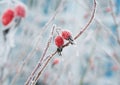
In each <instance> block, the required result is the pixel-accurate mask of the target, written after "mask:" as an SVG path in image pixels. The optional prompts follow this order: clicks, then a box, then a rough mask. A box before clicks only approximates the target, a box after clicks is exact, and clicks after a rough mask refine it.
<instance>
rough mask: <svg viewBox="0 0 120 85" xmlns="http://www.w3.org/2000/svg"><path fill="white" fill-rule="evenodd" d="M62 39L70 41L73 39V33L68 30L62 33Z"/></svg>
mask: <svg viewBox="0 0 120 85" xmlns="http://www.w3.org/2000/svg"><path fill="white" fill-rule="evenodd" d="M62 37H63V38H64V39H66V40H68V39H69V38H70V37H71V33H70V32H69V31H67V30H64V31H62Z"/></svg>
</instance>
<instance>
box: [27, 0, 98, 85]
mask: <svg viewBox="0 0 120 85" xmlns="http://www.w3.org/2000/svg"><path fill="white" fill-rule="evenodd" d="M95 11H96V0H94V6H93V12H92V15H91V18H90V20H89V21H88V23H87V24H86V25H85V27H84V28H83V29H82V30H81V31H80V32H79V33H78V34H77V35H76V36H75V37H74V40H76V39H77V38H79V37H80V35H81V34H82V33H84V31H85V30H86V29H87V28H88V26H89V25H90V23H91V22H92V21H93V19H94V15H95ZM47 44H49V41H48V43H47ZM69 44H70V42H68V43H66V44H65V45H64V46H63V47H66V46H68V45H69ZM46 48H47V47H46ZM56 53H57V51H55V52H53V53H52V54H50V55H49V56H47V57H46V58H47V59H46V58H45V60H46V62H45V64H44V65H43V67H42V68H41V70H40V71H39V72H38V74H37V75H36V78H35V79H34V80H35V81H34V84H35V83H36V81H37V80H38V79H39V77H40V75H41V73H42V71H43V70H44V69H45V67H46V66H47V64H48V63H49V61H50V60H51V58H52V57H54V55H55V54H56ZM43 63H44V62H43ZM38 65H39V64H38ZM38 65H37V67H38ZM37 67H35V69H36V68H37ZM37 69H39V67H38V68H37ZM33 72H34V70H33ZM30 78H31V77H30ZM30 82H31V79H29V78H28V80H27V81H26V83H25V85H30ZM34 84H32V85H34Z"/></svg>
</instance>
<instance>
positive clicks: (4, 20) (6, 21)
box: [2, 9, 15, 26]
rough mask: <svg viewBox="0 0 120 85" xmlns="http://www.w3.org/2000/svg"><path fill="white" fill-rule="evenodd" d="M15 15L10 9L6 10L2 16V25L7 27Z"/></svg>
mask: <svg viewBox="0 0 120 85" xmlns="http://www.w3.org/2000/svg"><path fill="white" fill-rule="evenodd" d="M14 16H15V13H14V10H12V9H7V10H6V11H5V12H4V13H3V15H2V24H3V25H4V26H7V25H8V24H10V22H11V21H12V20H13V19H14Z"/></svg>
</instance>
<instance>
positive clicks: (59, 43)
mask: <svg viewBox="0 0 120 85" xmlns="http://www.w3.org/2000/svg"><path fill="white" fill-rule="evenodd" d="M55 44H56V46H57V47H58V48H57V51H58V53H59V54H60V55H61V52H62V48H63V45H64V40H63V38H62V37H61V36H60V35H58V36H56V37H55Z"/></svg>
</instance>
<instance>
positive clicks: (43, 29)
mask: <svg viewBox="0 0 120 85" xmlns="http://www.w3.org/2000/svg"><path fill="white" fill-rule="evenodd" d="M64 1H65V0H62V1H61V2H60V4H59V6H58V8H57V9H56V11H55V13H54V15H53V16H52V17H51V18H50V19H49V21H48V22H47V23H46V24H45V26H44V27H43V28H42V31H41V32H40V33H39V35H38V36H41V35H42V33H44V32H45V31H46V30H47V28H48V26H49V25H50V24H51V23H52V21H53V20H54V19H55V17H56V16H57V14H58V13H60V11H61V10H62V9H63V4H64ZM40 39H41V37H39V39H38V40H37V43H36V45H35V47H34V48H33V50H32V51H31V53H29V54H28V55H27V57H26V59H25V60H24V61H23V63H22V65H21V67H20V68H19V71H18V72H17V74H16V75H15V76H14V78H13V80H12V82H11V84H10V85H14V84H15V81H16V80H17V78H18V76H19V75H20V73H21V72H22V70H23V68H24V65H25V64H26V63H27V62H28V61H29V60H30V59H31V57H32V56H33V55H34V54H35V52H36V47H38V45H39V42H40Z"/></svg>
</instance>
